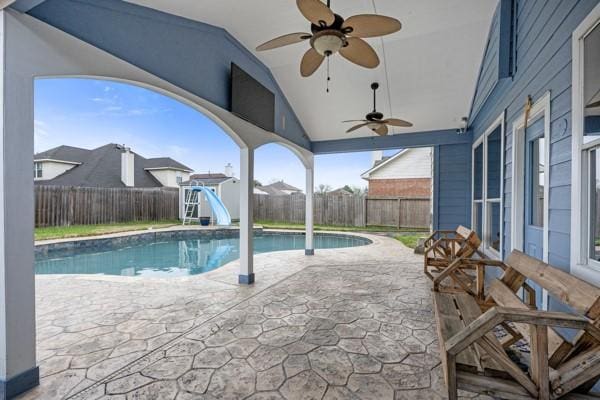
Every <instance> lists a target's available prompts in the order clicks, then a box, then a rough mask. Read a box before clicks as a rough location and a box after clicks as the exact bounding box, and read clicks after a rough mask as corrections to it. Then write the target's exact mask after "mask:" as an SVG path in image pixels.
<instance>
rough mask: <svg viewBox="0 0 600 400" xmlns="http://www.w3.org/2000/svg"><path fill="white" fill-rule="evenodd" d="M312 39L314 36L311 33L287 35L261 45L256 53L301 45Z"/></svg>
mask: <svg viewBox="0 0 600 400" xmlns="http://www.w3.org/2000/svg"><path fill="white" fill-rule="evenodd" d="M311 37H312V35H311V34H310V33H302V32H298V33H288V34H287V35H283V36H279V37H277V38H275V39H272V40H269V41H268V42H265V43H263V44H261V45H260V46H258V47H257V48H256V51H265V50H271V49H276V48H278V47H283V46H287V45H290V44H294V43H300V42H302V41H304V40H306V39H310V38H311Z"/></svg>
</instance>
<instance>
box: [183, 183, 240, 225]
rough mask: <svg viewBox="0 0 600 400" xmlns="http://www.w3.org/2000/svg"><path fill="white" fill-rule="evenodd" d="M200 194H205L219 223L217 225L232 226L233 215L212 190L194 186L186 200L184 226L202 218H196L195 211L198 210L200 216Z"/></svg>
mask: <svg viewBox="0 0 600 400" xmlns="http://www.w3.org/2000/svg"><path fill="white" fill-rule="evenodd" d="M200 193H203V194H204V197H205V198H206V201H207V202H208V205H209V206H210V208H211V210H212V212H213V215H214V218H215V220H216V221H217V225H231V215H230V214H229V211H228V210H227V207H225V204H223V202H222V201H221V199H220V198H219V197H218V196H217V195H216V193H215V192H213V191H212V190H211V189H210V188H207V187H204V186H192V187H191V188H190V190H189V191H188V193H187V195H186V199H185V213H184V215H183V224H184V225H185V224H186V222H190V221H192V220H195V219H198V221H199V220H200V218H199V217H198V218H194V216H193V215H194V209H195V208H197V209H198V216H199V215H200Z"/></svg>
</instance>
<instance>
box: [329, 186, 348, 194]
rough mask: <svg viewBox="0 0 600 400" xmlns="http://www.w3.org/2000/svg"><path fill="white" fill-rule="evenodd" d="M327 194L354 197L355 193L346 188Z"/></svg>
mask: <svg viewBox="0 0 600 400" xmlns="http://www.w3.org/2000/svg"><path fill="white" fill-rule="evenodd" d="M327 194H329V195H332V196H354V193H352V192H351V191H350V190H348V188H346V187H341V188H338V189H335V190H332V191H331V192H327Z"/></svg>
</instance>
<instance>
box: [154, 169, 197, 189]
mask: <svg viewBox="0 0 600 400" xmlns="http://www.w3.org/2000/svg"><path fill="white" fill-rule="evenodd" d="M148 172H150V173H151V174H152V176H154V177H155V178H156V179H157V180H158V181H159V182H160V183H161V184H162V185H163V186H165V187H175V188H176V187H179V182H185V181H187V180H189V179H190V173H189V172H184V171H179V170H175V169H156V170H150V171H148ZM177 178H181V180H180V181H179V182H178V181H177Z"/></svg>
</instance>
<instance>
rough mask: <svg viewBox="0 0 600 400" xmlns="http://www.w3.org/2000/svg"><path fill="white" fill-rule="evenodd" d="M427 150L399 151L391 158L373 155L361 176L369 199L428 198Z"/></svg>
mask: <svg viewBox="0 0 600 400" xmlns="http://www.w3.org/2000/svg"><path fill="white" fill-rule="evenodd" d="M431 165H432V159H431V148H429V147H424V148H412V149H405V150H401V151H399V152H398V153H396V154H394V155H393V156H391V157H382V152H380V151H379V152H374V158H373V166H372V167H371V169H369V170H368V171H366V172H364V173H363V174H362V175H361V178H363V179H365V180H367V181H368V182H369V196H398V197H430V196H431V187H432V182H431V175H432V167H431Z"/></svg>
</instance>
